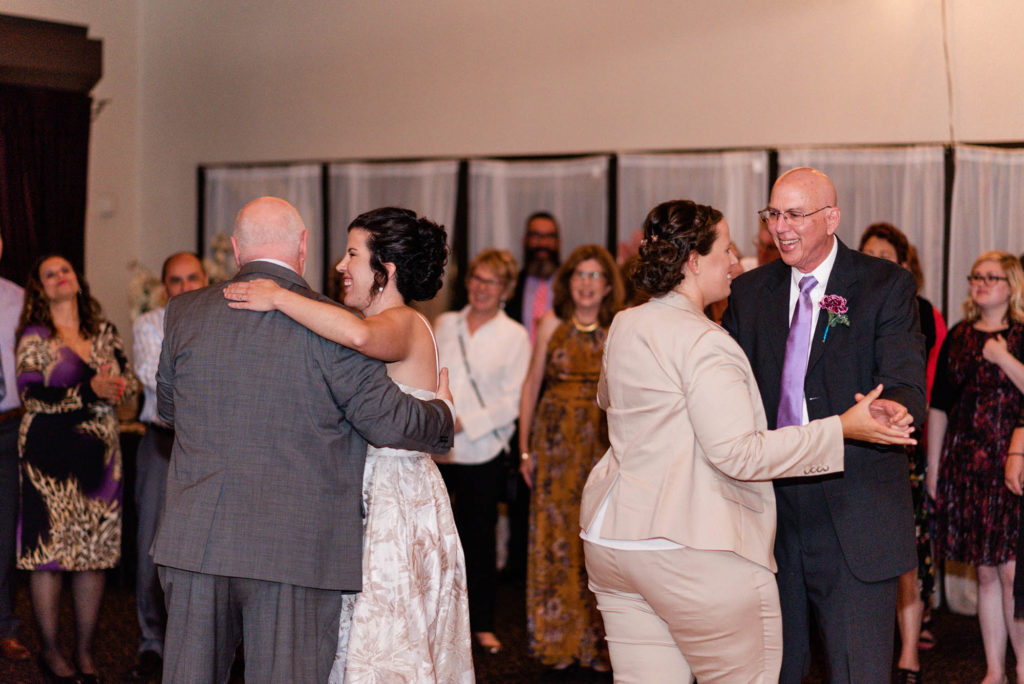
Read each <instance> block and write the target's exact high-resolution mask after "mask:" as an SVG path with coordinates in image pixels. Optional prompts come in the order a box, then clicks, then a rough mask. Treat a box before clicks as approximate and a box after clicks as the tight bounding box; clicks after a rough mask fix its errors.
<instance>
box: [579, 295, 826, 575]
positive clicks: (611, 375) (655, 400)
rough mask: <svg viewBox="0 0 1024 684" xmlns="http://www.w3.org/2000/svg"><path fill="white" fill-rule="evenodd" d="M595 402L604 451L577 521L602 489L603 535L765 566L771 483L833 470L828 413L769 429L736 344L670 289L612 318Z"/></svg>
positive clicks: (771, 563)
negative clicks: (663, 542) (666, 543)
mask: <svg viewBox="0 0 1024 684" xmlns="http://www.w3.org/2000/svg"><path fill="white" fill-rule="evenodd" d="M598 403H599V404H600V406H601V408H603V409H604V410H605V411H606V412H607V415H608V434H609V438H610V441H611V447H610V448H609V449H608V451H607V453H605V455H604V457H603V458H602V459H601V460H600V461H599V462H598V464H597V465H596V466H594V469H593V471H591V473H590V476H589V477H588V478H587V483H586V486H585V488H584V490H583V500H582V504H581V510H580V523H581V525H582V527H583V529H585V530H587V529H589V527H590V524H591V523H592V522H593V520H594V516H595V514H596V513H597V509H598V507H599V506H600V505H601V502H602V501H603V500H604V499H605V496H607V495H609V492H610V500H609V506H608V509H607V512H606V514H605V518H604V524H603V525H602V529H601V536H602V537H604V538H606V539H623V540H640V539H658V538H664V539H668V540H670V541H673V542H676V543H678V544H682V545H684V546H688V547H690V548H695V549H705V550H716V551H732V552H734V553H736V554H738V555H740V556H742V557H744V558H746V559H748V560H750V561H753V562H755V563H757V564H759V565H762V566H764V567H767V568H769V569H770V570H772V571H775V570H776V566H775V560H774V558H773V555H772V546H773V544H774V542H775V492H774V490H773V488H772V483H771V480H772V479H774V478H780V477H794V476H810V475H823V474H828V473H839V472H841V471H842V470H843V435H842V427H841V425H840V421H839V418H838V417H837V416H831V417H829V418H824V419H821V420H815V421H812V422H811V423H809V424H808V425H806V426H802V427H786V428H782V429H780V430H773V431H770V432H769V431H768V430H767V429H766V426H767V422H766V420H765V415H764V408H763V405H762V403H761V396H760V394H759V393H758V389H757V383H756V382H755V380H754V375H753V371H752V370H751V367H750V363H749V362H748V361H747V357H746V355H745V354H744V353H743V350H742V349H740V347H739V345H738V344H736V342H735V341H733V339H732V338H731V337H729V334H728V333H726V332H725V330H723V329H722V328H721V327H719V326H718V325H716V324H715V323H713V322H712V321H710V320H709V319H708V318H707V317H706V316H705V315H704V313H703V312H702V311H700V310H699V309H698V308H697V307H696V306H695V305H694V304H693V303H692V302H691V301H690V300H689V299H687V298H686V297H685V296H683V295H681V294H677V293H674V292H670V293H668V294H666V295H663V296H661V297H657V298H655V299H652V300H651V301H649V302H648V303H646V304H643V305H641V306H638V307H635V308H632V309H627V310H625V311H622V312H620V313H619V314H618V315H617V316H616V317H615V319H614V321H613V322H612V326H611V330H610V331H609V333H608V339H607V342H606V343H605V351H604V361H603V367H602V372H601V381H600V383H599V385H598Z"/></svg>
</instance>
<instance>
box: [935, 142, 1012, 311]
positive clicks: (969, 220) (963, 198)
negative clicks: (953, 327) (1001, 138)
mask: <svg viewBox="0 0 1024 684" xmlns="http://www.w3.org/2000/svg"><path fill="white" fill-rule="evenodd" d="M954 152H955V154H956V176H955V177H954V179H953V207H952V211H951V216H950V249H949V308H950V311H949V318H950V319H951V322H955V321H958V320H960V319H961V318H963V310H962V309H961V307H960V305H961V303H962V302H963V300H964V299H966V297H967V281H966V280H965V278H966V277H967V275H968V274H969V273H970V272H971V265H972V264H973V263H974V260H975V259H976V258H978V255H980V254H981V253H982V252H987V251H988V250H990V249H1001V250H1004V251H1007V252H1010V253H1011V254H1015V255H1017V256H1020V254H1021V252H1024V150H1005V149H998V148H993V147H968V146H957V147H956V148H955V149H954Z"/></svg>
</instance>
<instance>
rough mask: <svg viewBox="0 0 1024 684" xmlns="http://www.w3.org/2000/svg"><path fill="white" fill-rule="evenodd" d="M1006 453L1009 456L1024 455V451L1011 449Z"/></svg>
mask: <svg viewBox="0 0 1024 684" xmlns="http://www.w3.org/2000/svg"><path fill="white" fill-rule="evenodd" d="M1006 455H1007V457H1009V456H1024V451H1011V452H1010V453H1008V454H1006Z"/></svg>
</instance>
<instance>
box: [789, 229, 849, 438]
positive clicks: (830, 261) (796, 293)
mask: <svg viewBox="0 0 1024 684" xmlns="http://www.w3.org/2000/svg"><path fill="white" fill-rule="evenodd" d="M838 253H839V240H837V239H836V238H835V237H833V238H832V251H830V252H829V253H828V256H827V257H825V260H824V261H822V262H821V263H820V264H818V267H817V268H816V269H814V270H813V271H811V272H810V273H801V272H800V271H799V270H798V269H797V268H796V267H795V266H794V267H793V268H791V269H790V272H791V274H792V277H791V278H790V279H789V320H790V321H792V320H793V312H794V311H795V310H796V303H797V300H799V299H800V279H801V278H805V277H806V276H809V275H812V276H814V279H815V280H817V281H818V284H817V285H815V286H814V289H812V290H811V330H810V332H809V335H810V337H811V339H810V342H811V344H808V345H807V356H808V358H810V355H811V349H812V348H813V346H814V344H813V343H814V331H815V330H817V328H818V314H819V313H820V312H821V307H820V306H819V304H821V300H822V299H824V298H825V295H826V294H828V293H826V292H825V289H826V288H827V287H828V278H829V276H830V275H832V266H833V265H834V264H835V263H836V254H838ZM803 409H804V410H803V422H802V423H801V425H807V423H808V422H809V420H810V414H809V413H808V412H807V397H804V401H803Z"/></svg>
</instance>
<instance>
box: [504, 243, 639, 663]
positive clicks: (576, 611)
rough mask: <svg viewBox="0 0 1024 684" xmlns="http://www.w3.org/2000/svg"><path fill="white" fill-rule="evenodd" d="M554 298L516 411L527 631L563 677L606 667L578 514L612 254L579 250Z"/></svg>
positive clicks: (594, 454)
mask: <svg viewBox="0 0 1024 684" xmlns="http://www.w3.org/2000/svg"><path fill="white" fill-rule="evenodd" d="M554 297H555V301H554V311H552V312H549V313H548V314H546V315H545V316H544V317H543V318H542V319H541V320H540V321H539V323H538V325H537V340H536V344H535V346H534V349H533V356H532V358H531V360H530V369H529V371H528V373H527V376H526V380H525V382H524V383H523V393H522V400H521V405H520V413H519V420H520V432H519V448H520V451H521V452H522V462H521V470H522V473H523V477H524V478H525V479H526V482H527V484H528V485H530V487H531V489H532V494H531V501H530V536H529V551H528V555H527V572H526V611H527V612H526V623H527V632H528V633H529V642H530V651H531V652H532V653H533V655H534V657H536V658H537V659H539V660H540V661H541V663H543V664H544V665H547V666H549V667H553V668H555V669H559V670H561V669H565V668H567V667H569V666H570V665H572V664H573V663H574V662H575V661H579V662H580V664H581V665H584V666H589V667H593V668H595V669H597V670H607V669H608V657H607V652H608V649H607V646H606V645H605V644H604V628H603V626H602V622H601V616H600V614H599V613H598V611H597V605H596V602H595V599H594V595H593V594H592V593H591V592H590V590H589V589H588V588H587V573H586V570H585V569H584V562H583V542H582V540H581V539H580V537H579V517H580V497H581V495H582V493H583V484H584V483H585V482H586V480H587V475H588V474H589V473H590V469H591V468H592V467H593V466H594V464H595V463H597V461H598V460H599V459H600V458H601V456H602V455H603V454H604V452H605V451H606V450H607V449H608V425H607V423H606V421H605V417H604V413H603V412H602V411H601V409H599V408H598V407H597V401H596V397H597V381H598V379H599V377H600V375H601V356H602V353H603V351H604V340H605V337H606V336H607V334H608V326H609V325H611V322H612V317H613V316H614V315H615V312H616V311H618V309H619V308H621V306H622V300H623V285H622V278H621V276H620V275H619V270H618V268H617V267H616V265H615V261H614V260H613V259H612V256H611V255H610V254H609V253H608V251H607V250H605V249H604V248H603V247H599V246H597V245H584V246H582V247H579V248H577V249H576V250H575V251H573V253H572V254H570V255H569V258H568V259H567V260H566V262H565V263H564V264H563V265H562V267H561V268H560V269H559V271H558V274H557V275H556V276H555V284H554ZM538 399H539V401H538Z"/></svg>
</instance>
